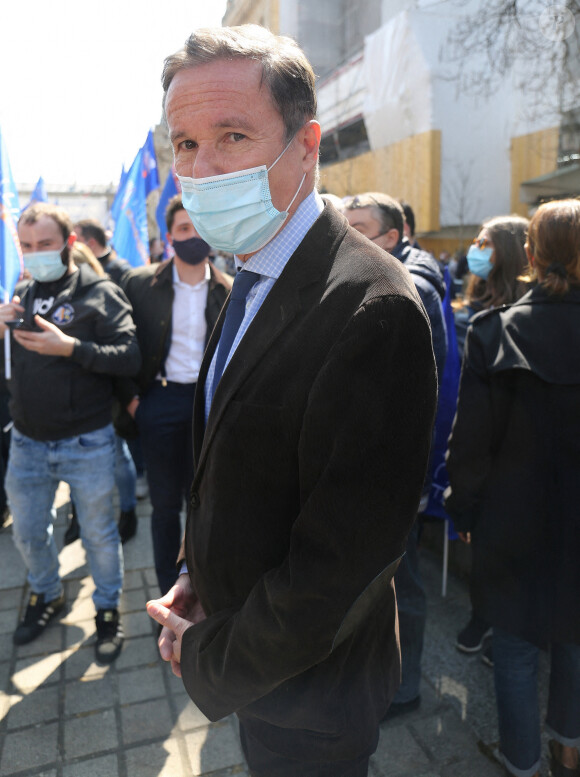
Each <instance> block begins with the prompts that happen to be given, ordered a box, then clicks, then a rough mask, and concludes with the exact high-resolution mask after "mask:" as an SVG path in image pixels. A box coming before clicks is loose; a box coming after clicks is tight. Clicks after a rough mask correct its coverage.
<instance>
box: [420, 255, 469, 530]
mask: <svg viewBox="0 0 580 777" xmlns="http://www.w3.org/2000/svg"><path fill="white" fill-rule="evenodd" d="M452 284H453V281H452V280H451V277H450V275H449V270H448V269H447V268H445V288H446V293H445V299H444V300H443V315H444V317H445V325H446V327H447V359H446V360H445V367H444V369H443V375H441V377H440V379H439V401H438V403H437V415H436V416H435V439H434V441H433V448H432V450H431V462H430V465H431V477H432V480H431V491H430V493H429V503H428V505H427V508H426V510H425V514H426V515H432V516H435V517H436V518H442V519H443V520H450V518H449V516H448V515H447V513H446V512H445V509H444V507H443V492H444V491H445V489H446V488H447V486H448V485H449V476H448V474H447V467H446V466H445V454H446V452H447V440H448V439H449V435H450V434H451V426H452V424H453V419H454V418H455V408H456V406H457V394H458V391H459V375H460V373H461V361H460V359H459V350H458V348H457V338H456V336H455V320H454V317H453V309H452V307H451V286H452ZM456 538H457V534H456V533H455V529H454V528H452V525H451V523H450V527H449V539H456Z"/></svg>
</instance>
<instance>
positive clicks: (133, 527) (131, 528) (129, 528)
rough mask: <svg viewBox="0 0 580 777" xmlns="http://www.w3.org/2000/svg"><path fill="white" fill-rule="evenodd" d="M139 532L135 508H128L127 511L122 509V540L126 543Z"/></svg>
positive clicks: (120, 526) (120, 519)
mask: <svg viewBox="0 0 580 777" xmlns="http://www.w3.org/2000/svg"><path fill="white" fill-rule="evenodd" d="M136 534H137V516H136V515H135V509H133V510H127V512H123V511H121V515H120V517H119V537H120V538H121V542H122V543H123V544H125V542H127V540H130V539H131V537H134V536H135V535H136Z"/></svg>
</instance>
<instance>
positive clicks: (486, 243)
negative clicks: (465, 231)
mask: <svg viewBox="0 0 580 777" xmlns="http://www.w3.org/2000/svg"><path fill="white" fill-rule="evenodd" d="M473 245H474V246H477V247H478V248H487V247H488V246H489V247H490V248H493V244H492V242H491V240H488V239H487V238H486V237H482V238H481V240H478V239H477V238H475V240H474V241H473Z"/></svg>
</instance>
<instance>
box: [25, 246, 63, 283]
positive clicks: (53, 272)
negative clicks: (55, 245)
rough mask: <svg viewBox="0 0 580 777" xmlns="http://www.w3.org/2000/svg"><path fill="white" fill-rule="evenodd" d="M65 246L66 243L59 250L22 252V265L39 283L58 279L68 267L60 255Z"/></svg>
mask: <svg viewBox="0 0 580 777" xmlns="http://www.w3.org/2000/svg"><path fill="white" fill-rule="evenodd" d="M65 248H66V243H65V244H64V245H63V247H62V248H61V249H60V251H34V252H32V253H29V254H23V256H22V258H23V260H24V267H25V268H26V269H27V270H28V272H29V273H30V274H31V276H32V277H33V278H34V280H35V281H39V282H40V283H50V281H58V280H59V279H60V278H62V276H63V275H64V274H65V272H66V271H67V269H68V267H67V265H66V264H64V262H63V261H62V256H61V255H62V252H63V251H64V249H65Z"/></svg>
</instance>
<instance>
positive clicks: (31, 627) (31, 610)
mask: <svg viewBox="0 0 580 777" xmlns="http://www.w3.org/2000/svg"><path fill="white" fill-rule="evenodd" d="M63 607H64V594H61V595H60V596H59V597H58V598H57V599H53V600H52V601H50V602H45V601H44V594H35V593H34V592H31V593H30V598H29V599H28V604H27V606H26V612H25V613H24V618H23V619H22V620H21V621H20V623H19V624H18V627H17V629H16V631H15V632H14V634H13V635H12V641H13V642H14V644H15V645H26V643H27V642H32V640H33V639H36V638H37V637H38V636H39V635H40V634H42V632H43V631H44V630H45V628H46V627H47V625H48V622H49V621H50V620H51V618H54V616H55V615H56V614H57V613H58V612H60V611H61V610H62V608H63Z"/></svg>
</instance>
